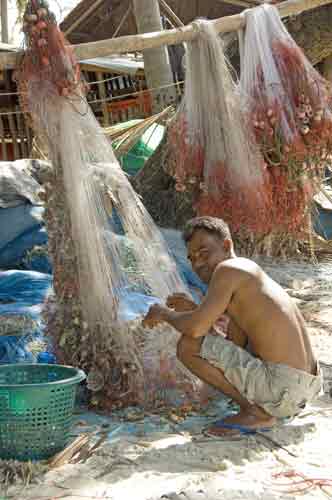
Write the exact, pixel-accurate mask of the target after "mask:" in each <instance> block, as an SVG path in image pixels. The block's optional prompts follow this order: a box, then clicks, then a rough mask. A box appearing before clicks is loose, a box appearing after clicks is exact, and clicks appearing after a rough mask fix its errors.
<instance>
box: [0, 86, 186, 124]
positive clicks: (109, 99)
mask: <svg viewBox="0 0 332 500" xmlns="http://www.w3.org/2000/svg"><path fill="white" fill-rule="evenodd" d="M92 83H96V82H91V83H90V84H92ZM98 83H100V82H98ZM183 83H184V81H181V82H176V83H170V84H168V85H161V86H160V87H154V88H152V89H146V90H138V91H137V92H130V93H128V94H123V95H119V96H114V97H106V99H92V100H90V101H87V102H88V103H89V104H95V103H98V102H110V101H116V100H119V99H123V98H125V97H133V96H138V95H141V94H147V93H148V92H155V91H157V90H160V89H166V88H170V87H177V86H180V85H182V84H183ZM1 95H4V94H0V96H1ZM21 114H22V115H23V114H26V113H25V112H24V111H3V112H0V116H8V115H21Z"/></svg>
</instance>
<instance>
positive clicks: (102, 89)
mask: <svg viewBox="0 0 332 500" xmlns="http://www.w3.org/2000/svg"><path fill="white" fill-rule="evenodd" d="M96 77H97V80H98V82H99V83H98V90H99V96H100V99H101V100H102V103H101V109H102V111H103V125H104V127H108V126H109V124H110V120H109V112H108V107H107V102H106V97H107V96H106V88H105V82H104V76H103V73H101V72H100V71H98V72H96Z"/></svg>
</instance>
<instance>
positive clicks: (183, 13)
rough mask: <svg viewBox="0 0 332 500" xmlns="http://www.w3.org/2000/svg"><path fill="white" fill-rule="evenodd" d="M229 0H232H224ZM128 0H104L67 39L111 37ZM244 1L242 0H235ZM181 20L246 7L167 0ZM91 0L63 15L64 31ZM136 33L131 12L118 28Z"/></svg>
mask: <svg viewBox="0 0 332 500" xmlns="http://www.w3.org/2000/svg"><path fill="white" fill-rule="evenodd" d="M227 1H232V0H227ZM130 2H131V0H127V1H126V0H104V1H102V2H101V4H99V6H98V7H97V8H96V9H95V10H94V12H93V13H92V14H90V15H89V16H87V18H86V19H84V20H82V22H80V23H79V25H78V26H77V27H76V28H75V29H74V30H73V31H71V33H70V34H69V35H68V39H69V40H70V41H71V42H72V43H83V42H91V41H96V40H103V39H106V38H111V36H112V35H113V34H114V32H115V31H116V29H117V27H118V26H119V24H120V22H121V20H122V18H123V16H124V14H125V12H126V11H127V9H128V6H129V3H130ZM234 2H235V3H236V2H239V3H240V4H241V3H243V5H245V4H246V1H245V0H241V1H239V0H234ZM167 3H168V5H169V6H170V7H171V8H172V9H173V11H174V12H175V13H176V14H177V16H178V17H179V18H180V19H181V21H182V22H183V23H184V24H188V23H190V22H191V21H193V20H194V19H195V18H197V17H206V18H208V19H216V18H218V17H223V16H229V15H232V14H237V13H239V12H241V11H242V10H243V9H244V8H245V7H240V6H238V5H231V4H229V3H225V2H224V1H223V0H167ZM254 3H256V2H255V0H247V4H248V6H249V5H254ZM91 4H92V2H91V0H82V1H81V2H80V3H79V4H78V5H77V6H76V7H75V8H74V9H73V10H72V11H71V12H70V13H69V14H68V16H67V17H66V18H65V19H64V21H63V22H62V24H61V29H62V31H64V32H66V30H67V29H69V28H70V27H71V26H72V25H73V24H74V23H75V22H76V21H77V20H78V19H79V18H80V17H81V16H82V14H83V13H84V12H86V11H87V9H88V8H89V7H91ZM136 33H137V27H136V22H135V17H134V15H133V13H131V14H130V15H129V17H128V19H127V21H126V22H125V23H124V25H123V26H122V28H121V33H120V35H133V34H136Z"/></svg>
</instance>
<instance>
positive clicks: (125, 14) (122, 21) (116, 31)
mask: <svg viewBox="0 0 332 500" xmlns="http://www.w3.org/2000/svg"><path fill="white" fill-rule="evenodd" d="M132 8H133V6H132V4H131V3H130V1H129V5H128V8H127V10H126V12H125V13H124V16H123V18H122V19H121V21H120V23H119V26H118V27H117V28H116V30H115V31H114V33H113V35H112V38H115V37H117V36H118V34H119V33H120V31H121V29H122V26H123V25H124V23H125V22H126V21H127V19H128V17H129V14H130V13H131V11H132Z"/></svg>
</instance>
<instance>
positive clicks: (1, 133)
mask: <svg viewBox="0 0 332 500" xmlns="http://www.w3.org/2000/svg"><path fill="white" fill-rule="evenodd" d="M0 141H1V160H2V161H6V160H7V158H8V157H7V147H6V136H5V127H4V124H3V120H2V116H1V115H0Z"/></svg>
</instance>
